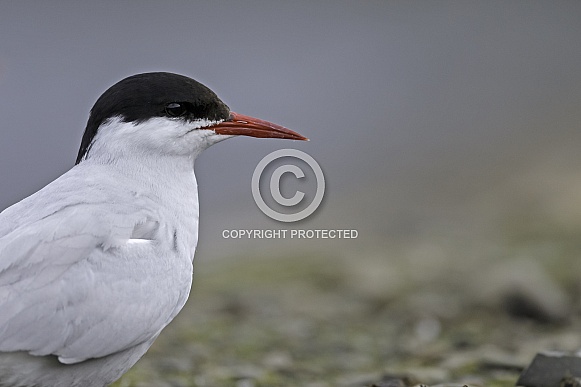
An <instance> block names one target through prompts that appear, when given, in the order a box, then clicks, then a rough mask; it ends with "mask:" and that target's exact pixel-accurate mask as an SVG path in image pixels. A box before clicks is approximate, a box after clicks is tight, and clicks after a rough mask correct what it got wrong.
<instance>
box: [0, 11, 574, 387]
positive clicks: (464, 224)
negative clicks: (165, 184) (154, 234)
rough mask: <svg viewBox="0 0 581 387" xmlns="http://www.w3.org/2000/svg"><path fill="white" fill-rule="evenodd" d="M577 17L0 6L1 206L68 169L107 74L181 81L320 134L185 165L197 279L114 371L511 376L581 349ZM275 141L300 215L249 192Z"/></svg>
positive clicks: (173, 378) (182, 380) (223, 377)
mask: <svg viewBox="0 0 581 387" xmlns="http://www.w3.org/2000/svg"><path fill="white" fill-rule="evenodd" d="M579 20H581V3H579V2H576V1H556V2H525V1H515V2H505V1H486V2H484V1H480V2H479V1H465V2H457V1H442V2H428V1H365V2H346V1H318V2H311V1H293V2H278V1H277V2H272V1H245V2H228V1H213V2H197V1H174V0H170V1H165V2H157V1H156V2H154V1H102V2H90V3H89V2H76V1H53V2H42V1H19V2H2V3H0V117H2V123H1V125H0V186H1V190H0V209H4V208H6V207H8V206H9V205H11V204H13V203H15V202H17V201H18V200H20V199H22V198H23V197H25V196H27V195H29V194H32V193H33V192H35V191H36V190H38V189H39V188H41V187H43V186H44V185H46V184H47V183H49V182H50V181H52V180H53V179H55V178H56V177H58V176H59V175H61V174H62V173H64V172H65V171H67V170H68V169H69V168H71V167H72V166H73V164H74V161H75V158H76V154H77V150H78V146H79V144H80V140H81V137H82V134H83V130H84V126H85V123H86V120H87V117H88V113H89V110H90V108H91V106H92V104H93V103H94V102H95V100H96V99H97V98H98V97H99V95H100V94H101V93H102V92H103V91H105V90H106V89H107V88H108V87H109V86H111V85H112V84H114V83H115V82H117V81H119V80H120V79H122V78H124V77H126V76H129V75H132V74H135V73H140V72H148V71H169V72H176V73H180V74H184V75H187V76H190V77H192V78H195V79H196V80H198V81H200V82H202V83H204V84H205V85H207V86H208V87H210V88H211V89H212V90H214V91H215V92H216V93H217V94H218V95H219V96H220V97H221V98H222V100H223V101H224V102H225V103H226V104H228V105H229V106H230V108H231V109H232V110H233V111H236V112H239V113H243V114H248V115H252V116H256V117H260V118H263V119H267V120H270V121H273V122H276V123H279V124H282V125H285V126H287V127H289V128H291V129H293V130H296V131H298V132H300V133H301V134H303V135H305V136H307V137H309V138H310V139H311V141H310V142H308V143H303V142H289V141H278V140H256V139H250V138H236V139H232V140H229V141H226V142H223V143H220V144H219V145H217V146H215V147H212V148H210V149H209V150H207V151H206V152H204V154H203V155H202V156H201V157H200V158H199V159H198V160H197V162H196V167H195V168H196V174H197V177H198V184H199V189H200V201H201V229H200V242H199V245H198V251H197V254H196V266H195V275H194V277H195V283H194V288H193V293H192V296H191V298H190V301H189V302H188V305H187V306H186V308H185V310H184V312H183V313H182V314H181V315H180V316H179V318H178V321H176V322H175V323H174V324H172V325H171V326H170V327H169V328H168V330H167V332H165V333H164V334H162V336H161V337H160V339H159V340H158V343H156V346H154V348H153V349H152V351H151V352H150V353H149V354H148V355H147V356H146V357H145V358H144V359H143V360H142V361H141V362H140V363H138V366H137V367H136V369H135V370H134V371H132V373H131V374H130V375H128V376H127V377H125V378H124V379H122V381H121V382H120V383H125V384H124V385H158V386H159V385H163V383H170V384H168V385H186V386H189V385H195V386H203V385H209V386H211V385H236V386H239V385H240V386H253V385H266V386H270V385H312V386H326V385H329V386H331V385H346V386H348V385H365V384H366V383H367V385H369V383H371V382H374V381H375V382H377V381H379V380H381V379H382V378H386V377H388V376H389V375H392V374H398V375H402V374H405V375H408V376H409V378H410V379H409V380H419V381H422V382H424V383H442V382H445V381H449V380H452V379H454V380H462V381H463V382H466V383H468V382H470V383H475V384H478V383H481V384H483V383H485V382H487V381H489V380H491V379H490V378H495V380H497V383H508V384H506V385H513V384H514V380H515V379H516V376H518V371H519V370H520V369H522V366H523V365H524V364H526V362H527V361H528V360H530V358H531V357H532V355H533V354H534V353H535V352H536V351H537V350H540V349H548V348H560V349H575V348H578V347H579V346H581V340H580V338H579V337H577V335H576V334H575V333H576V331H575V329H576V328H578V327H579V326H581V325H580V324H578V320H579V312H580V308H579V307H580V306H581V304H580V302H579V301H580V299H579V293H580V288H579V281H578V273H579V272H581V260H579V259H578V258H579V252H580V247H581V239H580V236H581V156H580V153H579V150H578V149H579V147H580V146H581V130H580V129H581V109H580V106H581V71H579V69H580V68H581V44H579V42H581V23H580V22H579ZM281 148H293V149H299V150H302V151H304V152H307V153H308V154H310V155H311V156H313V157H314V158H315V159H316V160H317V161H318V163H319V164H320V166H321V168H322V170H323V171H324V173H325V178H326V183H327V190H326V195H325V199H324V201H323V205H322V206H321V207H320V208H319V209H318V210H317V211H316V212H315V213H314V214H313V215H312V216H310V217H308V218H307V219H305V220H303V221H300V222H298V223H294V224H283V223H279V222H276V221H274V220H272V219H270V218H268V217H267V216H265V215H264V214H263V213H262V212H261V211H260V210H259V209H258V208H257V206H256V205H255V203H254V201H253V199H252V194H251V189H250V181H251V177H252V173H253V171H254V168H255V167H256V165H257V163H258V162H259V161H260V160H261V159H262V158H263V157H264V156H266V155H267V154H268V153H270V152H272V151H274V150H276V149H281ZM288 184H289V189H290V190H291V191H294V190H296V189H299V188H297V187H300V186H299V185H297V184H298V183H297V182H296V181H294V180H292V179H291V180H289V181H288ZM230 229H355V230H358V235H359V236H358V238H357V239H350V240H336V239H334V240H330V239H326V240H324V239H311V240H304V239H302V240H298V239H293V240H290V239H273V240H256V239H252V240H237V239H225V238H223V236H222V232H223V230H230ZM577 332H579V331H578V330H577ZM458 353H460V354H461V355H458ZM490 358H492V360H490ZM160 359H164V360H163V361H162V360H160ZM491 364H492V365H494V364H501V365H502V367H496V368H495V366H491ZM507 364H508V365H507ZM487 367H488V368H487ZM406 380H408V379H406ZM498 380H500V382H498ZM245 383H246V384H245ZM409 383H410V384H413V382H411V381H410V382H409Z"/></svg>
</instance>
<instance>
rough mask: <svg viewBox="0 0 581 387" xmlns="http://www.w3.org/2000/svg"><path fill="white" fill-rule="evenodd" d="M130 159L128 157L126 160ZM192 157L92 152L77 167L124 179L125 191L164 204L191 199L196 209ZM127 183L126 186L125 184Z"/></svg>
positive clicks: (195, 185) (195, 187) (195, 188)
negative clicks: (132, 189) (157, 200)
mask: <svg viewBox="0 0 581 387" xmlns="http://www.w3.org/2000/svg"><path fill="white" fill-rule="evenodd" d="M129 156H130V157H129ZM194 159H195V158H194V156H181V155H159V154H158V155H152V154H146V153H137V154H132V155H122V156H113V155H111V154H107V153H100V152H95V153H93V154H91V156H90V157H89V158H87V159H86V160H84V161H82V162H81V165H83V164H85V165H87V166H95V167H97V168H100V167H102V168H104V170H106V171H109V172H110V173H112V174H115V175H116V176H118V178H120V179H125V182H120V184H123V183H125V184H127V186H128V187H134V188H135V189H136V190H138V191H141V192H143V193H150V194H152V195H154V196H156V197H159V198H160V199H162V200H163V201H164V202H167V201H174V200H177V201H179V199H180V198H182V200H183V198H184V197H187V198H191V199H192V200H194V201H195V202H196V207H197V182H196V177H195V175H194ZM129 183H130V184H129Z"/></svg>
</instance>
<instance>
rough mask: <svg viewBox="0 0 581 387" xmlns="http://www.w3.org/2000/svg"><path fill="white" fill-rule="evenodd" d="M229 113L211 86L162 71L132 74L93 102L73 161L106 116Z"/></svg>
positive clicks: (138, 118)
mask: <svg viewBox="0 0 581 387" xmlns="http://www.w3.org/2000/svg"><path fill="white" fill-rule="evenodd" d="M176 104H177V105H176ZM229 114H230V109H229V108H228V106H226V104H224V103H223V102H222V101H221V100H220V98H218V96H217V95H216V94H215V93H214V92H213V91H212V90H210V89H209V88H207V87H206V86H204V85H202V84H201V83H199V82H197V81H195V80H193V79H191V78H188V77H186V76H183V75H178V74H172V73H165V72H156V73H144V74H137V75H133V76H130V77H128V78H125V79H123V80H122V81H119V82H117V83H116V84H115V85H113V86H111V87H110V88H109V89H108V90H107V91H105V92H104V93H103V94H102V95H101V96H100V97H99V99H98V100H97V102H95V105H94V106H93V108H92V109H91V114H90V115H89V121H88V122H87V127H86V129H85V133H84V135H83V140H82V141H81V147H80V149H79V154H78V156H77V161H76V163H77V164H78V163H80V162H81V160H83V158H84V157H85V156H86V154H87V153H88V152H89V150H90V148H91V143H92V142H93V139H94V138H95V135H96V134H97V131H98V130H99V126H101V124H103V123H104V122H105V121H106V120H107V119H109V118H113V117H119V118H120V119H122V120H123V121H124V122H135V123H140V122H144V121H147V120H148V119H150V118H153V117H176V116H179V117H180V118H183V119H184V120H196V119H206V120H211V121H219V120H226V119H228V117H229Z"/></svg>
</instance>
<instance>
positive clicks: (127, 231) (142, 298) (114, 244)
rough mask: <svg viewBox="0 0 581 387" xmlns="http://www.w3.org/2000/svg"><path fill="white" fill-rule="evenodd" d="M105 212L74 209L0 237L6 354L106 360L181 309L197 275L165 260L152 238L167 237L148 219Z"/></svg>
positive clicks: (0, 308) (1, 345)
mask: <svg viewBox="0 0 581 387" xmlns="http://www.w3.org/2000/svg"><path fill="white" fill-rule="evenodd" d="M112 209H113V210H115V208H112ZM102 210H103V208H102V207H100V206H99V205H94V204H87V203H84V204H78V205H72V204H71V205H68V206H65V207H63V208H61V209H60V210H59V211H56V212H53V213H51V214H50V215H47V216H45V217H43V218H41V219H37V220H36V221H34V222H31V223H27V224H26V225H19V226H18V227H16V228H14V229H13V230H12V231H10V232H7V233H5V235H3V236H0V352H9V351H27V352H29V353H30V354H33V355H39V356H40V355H49V354H52V355H56V356H58V357H59V360H60V361H61V362H63V363H76V362H80V361H83V360H86V359H89V358H96V357H102V356H107V355H109V354H111V353H115V352H118V351H121V350H124V349H126V348H130V347H132V346H135V345H137V344H140V343H143V342H145V341H148V340H150V339H152V338H154V337H156V336H157V335H158V334H159V332H160V331H161V329H163V328H164V327H165V326H166V325H167V324H168V323H169V321H171V319H172V318H173V317H174V316H175V315H176V314H177V312H178V311H179V310H180V309H181V307H182V306H183V304H184V303H185V301H186V299H187V295H188V293H189V288H190V284H191V273H192V268H191V262H190V263H189V267H188V264H187V263H183V262H181V263H180V264H176V263H175V262H172V259H174V257H172V256H166V255H164V253H163V252H164V251H166V249H165V246H162V244H163V238H161V239H162V240H161V241H160V240H159V239H157V238H156V237H155V236H156V235H157V236H159V235H160V234H163V233H168V232H170V231H169V230H164V228H163V225H160V223H159V222H157V221H156V220H155V216H153V215H152V214H149V213H145V212H143V211H138V210H135V209H134V210H132V211H128V212H127V213H122V212H120V211H121V210H119V211H117V212H116V211H113V212H103V211H102ZM112 213H113V214H115V215H112ZM0 220H1V218H0ZM170 239H171V238H170ZM168 250H169V249H168ZM174 260H175V259H174ZM172 264H173V266H172ZM180 265H181V266H180ZM182 272H183V273H184V274H185V275H182V274H181V273H182Z"/></svg>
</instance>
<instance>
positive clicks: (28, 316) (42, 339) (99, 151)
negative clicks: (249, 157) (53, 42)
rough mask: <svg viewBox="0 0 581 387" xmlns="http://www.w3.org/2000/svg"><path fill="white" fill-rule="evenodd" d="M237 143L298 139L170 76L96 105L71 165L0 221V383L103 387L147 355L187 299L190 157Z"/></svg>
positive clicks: (139, 82)
mask: <svg viewBox="0 0 581 387" xmlns="http://www.w3.org/2000/svg"><path fill="white" fill-rule="evenodd" d="M239 135H241V136H250V137H257V138H279V139H291V140H308V139H307V138H306V137H304V136H302V135H300V134H298V133H297V132H294V131H291V130H290V129H287V128H285V127H283V126H280V125H277V124H274V123H271V122H268V121H264V120H261V119H258V118H254V117H250V116H246V115H242V114H238V113H235V112H232V111H230V108H229V107H228V106H227V105H226V104H225V103H224V102H222V101H221V100H220V99H219V98H218V96H217V95H216V94H215V93H214V92H213V91H212V90H210V89H209V88H208V87H206V86H204V85H203V84H201V83H199V82H197V81H195V80H194V79H192V78H190V77H187V76H184V75H179V74H174V73H168V72H150V73H142V74H136V75H133V76H130V77H127V78H125V79H122V80H121V81H119V82H117V83H116V84H114V85H113V86H111V87H110V88H109V89H107V90H106V91H105V92H104V93H103V94H102V95H101V96H100V97H99V98H98V99H97V101H96V103H95V104H94V106H93V108H92V109H91V110H90V113H89V118H88V121H87V125H86V128H85V131H84V134H83V137H82V141H81V145H80V148H79V152H78V155H77V159H76V163H75V164H74V166H73V167H72V168H71V169H70V170H68V171H67V172H65V173H64V174H63V175H62V176H60V177H58V178H57V179H56V180H54V181H53V182H51V183H49V184H48V185H47V186H45V187H44V188H42V189H40V190H39V191H38V192H36V193H34V194H32V195H31V196H29V197H27V198H25V199H23V200H21V201H20V202H18V203H16V204H14V205H12V206H10V207H8V208H7V209H5V210H4V211H2V212H1V213H0V386H4V387H12V386H14V387H16V386H18V387H28V386H31V387H32V386H34V387H48V386H50V387H70V386H83V387H85V386H86V387H101V386H107V385H109V384H111V383H113V382H114V381H116V380H118V379H119V378H120V377H121V376H122V375H123V374H124V373H125V372H127V371H128V370H129V369H130V368H131V367H132V366H133V365H134V364H135V363H136V362H137V361H138V360H139V359H140V358H141V357H142V356H143V355H144V354H145V352H146V351H147V350H148V348H149V347H150V346H151V345H152V343H153V342H154V340H155V339H156V338H157V337H158V336H159V334H160V333H161V331H162V330H163V329H164V328H165V327H166V326H167V325H168V324H169V323H170V322H171V321H172V319H173V318H174V317H175V316H176V315H177V314H178V312H179V311H180V310H181V309H182V307H183V306H184V304H185V302H186V300H187V299H188V296H189V293H190V288H191V285H192V274H193V259H194V253H195V249H196V245H197V242H198V220H199V217H198V214H199V213H198V209H199V207H198V194H197V182H196V177H195V175H194V161H195V159H196V157H197V156H198V155H199V154H200V152H202V151H203V150H204V149H206V148H208V147H209V146H211V145H213V144H216V143H218V142H220V141H222V140H225V139H228V138H231V137H235V136H239Z"/></svg>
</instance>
